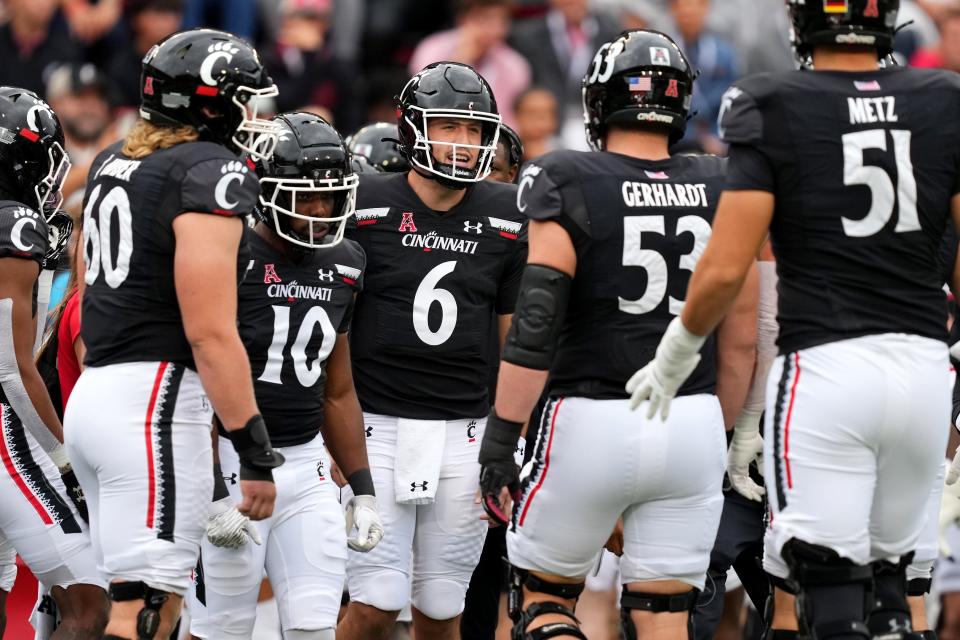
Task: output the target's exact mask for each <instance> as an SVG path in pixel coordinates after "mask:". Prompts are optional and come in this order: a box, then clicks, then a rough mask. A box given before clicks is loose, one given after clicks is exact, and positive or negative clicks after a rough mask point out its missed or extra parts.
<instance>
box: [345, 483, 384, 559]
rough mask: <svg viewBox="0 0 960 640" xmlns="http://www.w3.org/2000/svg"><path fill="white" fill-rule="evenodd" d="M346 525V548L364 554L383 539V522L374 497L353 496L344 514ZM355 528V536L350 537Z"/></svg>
mask: <svg viewBox="0 0 960 640" xmlns="http://www.w3.org/2000/svg"><path fill="white" fill-rule="evenodd" d="M344 516H345V519H346V525H347V546H348V547H350V548H351V549H353V550H354V551H360V552H364V553H366V552H367V551H370V550H371V549H373V548H374V547H375V546H377V544H378V543H379V542H380V540H382V539H383V522H382V521H381V520H380V510H379V509H377V498H376V496H367V495H363V496H353V497H352V498H350V502H348V503H347V510H346V513H345V514H344ZM354 527H356V529H357V535H356V536H351V535H350V534H351V533H353V529H354Z"/></svg>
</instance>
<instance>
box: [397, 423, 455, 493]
mask: <svg viewBox="0 0 960 640" xmlns="http://www.w3.org/2000/svg"><path fill="white" fill-rule="evenodd" d="M446 439H447V421H446V420H409V419H407V418H397V455H396V458H394V462H393V485H394V487H393V488H394V494H395V495H396V500H397V504H431V503H432V502H433V500H434V498H436V497H437V484H439V482H440V467H441V465H442V464H443V445H444V442H445V441H446Z"/></svg>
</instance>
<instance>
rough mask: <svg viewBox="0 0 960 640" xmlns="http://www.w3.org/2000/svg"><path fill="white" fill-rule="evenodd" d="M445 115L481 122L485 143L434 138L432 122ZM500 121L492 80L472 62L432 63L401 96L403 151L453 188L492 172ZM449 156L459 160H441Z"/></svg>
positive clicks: (421, 168) (416, 168) (399, 112)
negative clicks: (464, 160)
mask: <svg viewBox="0 0 960 640" xmlns="http://www.w3.org/2000/svg"><path fill="white" fill-rule="evenodd" d="M439 119H446V120H456V121H461V122H462V121H474V122H477V123H479V125H480V140H479V144H473V143H463V142H451V141H444V140H435V139H431V134H430V125H431V123H432V122H436V121H437V120H439ZM500 122H501V118H500V114H499V112H498V110H497V101H496V99H495V98H494V96H493V91H492V90H491V89H490V85H489V84H487V81H486V80H484V79H483V77H482V76H481V75H480V74H478V73H477V72H476V71H474V70H473V68H472V67H470V66H468V65H465V64H460V63H458V62H435V63H433V64H430V65H428V66H427V67H425V68H424V69H423V70H422V71H420V72H419V73H418V74H416V75H415V76H413V77H412V78H411V79H410V80H409V82H407V84H406V86H404V88H403V91H401V92H400V96H399V97H398V99H397V130H398V133H399V137H400V150H401V153H402V154H403V155H404V156H405V157H406V159H407V161H408V162H409V163H410V165H411V166H412V167H413V169H414V171H416V172H417V173H418V174H420V175H421V176H423V177H425V178H429V179H432V180H435V181H436V182H438V183H439V184H441V185H443V186H444V187H447V188H448V189H465V188H466V187H468V186H470V184H472V183H475V182H480V181H481V180H483V179H484V178H486V177H487V176H488V175H489V174H490V165H491V164H492V162H493V156H494V154H495V153H496V151H497V141H498V139H499V135H500ZM441 152H442V153H441ZM458 152H466V154H467V155H469V156H470V158H471V162H467V163H460V162H458V160H456V157H457V156H458V155H459V154H458ZM447 155H451V156H452V157H453V158H454V160H453V161H452V162H442V161H441V160H439V159H438V157H446V156H447ZM474 156H475V157H476V160H475V161H473V157H474Z"/></svg>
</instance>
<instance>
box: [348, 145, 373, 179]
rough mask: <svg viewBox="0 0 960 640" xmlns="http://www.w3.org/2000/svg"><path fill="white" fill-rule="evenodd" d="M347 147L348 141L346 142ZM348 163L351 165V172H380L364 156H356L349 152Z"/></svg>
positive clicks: (361, 173)
mask: <svg viewBox="0 0 960 640" xmlns="http://www.w3.org/2000/svg"><path fill="white" fill-rule="evenodd" d="M347 146H348V147H349V146H350V145H349V143H348V144H347ZM350 164H351V166H353V172H354V173H357V174H360V175H363V174H364V173H380V170H379V169H377V168H376V167H374V166H373V165H372V164H370V161H369V160H367V158H366V156H358V155H357V154H355V153H352V154H350Z"/></svg>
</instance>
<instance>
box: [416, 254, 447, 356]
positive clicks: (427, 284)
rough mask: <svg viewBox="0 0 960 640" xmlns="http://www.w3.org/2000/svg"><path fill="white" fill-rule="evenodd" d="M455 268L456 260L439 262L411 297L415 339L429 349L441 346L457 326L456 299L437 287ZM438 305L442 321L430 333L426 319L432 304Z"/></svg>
mask: <svg viewBox="0 0 960 640" xmlns="http://www.w3.org/2000/svg"><path fill="white" fill-rule="evenodd" d="M456 268H457V261H456V260H449V261H447V262H441V263H440V264H438V265H437V266H435V267H434V268H433V269H431V270H430V272H429V273H427V275H426V276H425V277H424V278H423V282H421V283H420V286H419V287H417V293H416V295H415V296H414V297H413V328H414V330H415V331H416V332H417V337H418V338H420V339H421V340H423V342H424V343H426V344H428V345H430V346H431V347H436V346H438V345H441V344H443V343H444V342H446V341H447V340H449V339H450V336H452V335H453V330H454V328H455V327H456V326H457V299H456V298H454V297H453V294H452V293H450V292H449V291H447V290H446V289H441V288H439V287H437V285H438V284H439V283H440V280H442V279H443V278H444V277H445V276H447V275H449V274H451V273H453V270H454V269H456ZM434 302H437V303H439V304H440V313H441V318H442V320H441V321H440V327H439V328H438V329H437V330H436V331H431V329H430V323H429V322H428V317H429V315H430V307H432V306H433V303H434Z"/></svg>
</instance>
